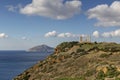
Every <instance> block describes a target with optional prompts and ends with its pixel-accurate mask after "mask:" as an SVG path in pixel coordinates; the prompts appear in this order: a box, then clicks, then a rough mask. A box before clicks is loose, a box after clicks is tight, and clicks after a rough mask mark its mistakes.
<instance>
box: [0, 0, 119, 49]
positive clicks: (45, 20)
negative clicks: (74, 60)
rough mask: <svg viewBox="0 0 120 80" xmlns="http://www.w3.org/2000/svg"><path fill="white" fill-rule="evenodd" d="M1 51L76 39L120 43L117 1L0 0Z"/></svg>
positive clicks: (51, 44) (53, 44)
mask: <svg viewBox="0 0 120 80" xmlns="http://www.w3.org/2000/svg"><path fill="white" fill-rule="evenodd" d="M0 10H1V11H0V50H27V49H29V48H31V47H33V46H37V45H41V44H46V45H48V46H52V47H55V46H57V45H58V44H60V43H61V42H64V41H79V37H80V36H83V37H84V36H86V35H90V36H91V40H92V41H93V42H94V41H98V42H102V41H105V42H117V43H120V0H0Z"/></svg>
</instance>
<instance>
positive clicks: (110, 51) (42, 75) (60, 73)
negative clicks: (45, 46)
mask: <svg viewBox="0 0 120 80" xmlns="http://www.w3.org/2000/svg"><path fill="white" fill-rule="evenodd" d="M14 80H120V44H116V43H78V42H64V43H61V44H60V45H58V46H57V47H56V48H55V52H54V53H53V54H52V55H50V56H48V57H47V58H46V59H45V60H43V61H40V62H38V63H37V64H36V65H34V66H32V67H31V68H29V69H27V70H26V71H24V72H23V73H22V74H20V75H18V76H16V77H15V78H14Z"/></svg>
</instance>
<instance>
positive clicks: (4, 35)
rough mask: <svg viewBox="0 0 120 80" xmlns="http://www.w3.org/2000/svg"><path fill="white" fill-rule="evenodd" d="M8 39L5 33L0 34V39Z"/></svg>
mask: <svg viewBox="0 0 120 80" xmlns="http://www.w3.org/2000/svg"><path fill="white" fill-rule="evenodd" d="M7 37H8V35H6V34H5V33H0V39H1V38H7Z"/></svg>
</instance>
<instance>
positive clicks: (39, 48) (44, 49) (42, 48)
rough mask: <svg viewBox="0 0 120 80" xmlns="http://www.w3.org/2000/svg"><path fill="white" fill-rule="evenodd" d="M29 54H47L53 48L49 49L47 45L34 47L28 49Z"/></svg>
mask: <svg viewBox="0 0 120 80" xmlns="http://www.w3.org/2000/svg"><path fill="white" fill-rule="evenodd" d="M28 51H29V52H42V53H47V52H53V51H54V48H52V47H49V46H47V45H40V46H35V47H33V48H30V49H29V50H28Z"/></svg>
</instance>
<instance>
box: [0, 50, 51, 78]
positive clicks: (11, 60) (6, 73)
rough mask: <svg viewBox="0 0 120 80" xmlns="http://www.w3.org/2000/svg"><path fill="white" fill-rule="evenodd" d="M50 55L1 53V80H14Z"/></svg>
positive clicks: (24, 52)
mask: <svg viewBox="0 0 120 80" xmlns="http://www.w3.org/2000/svg"><path fill="white" fill-rule="evenodd" d="M50 54H51V53H39V52H26V51H0V80H13V78H14V77H15V76H17V75H19V74H20V73H22V72H23V71H24V70H26V69H28V68H30V67H31V66H33V65H34V64H36V63H37V62H38V61H40V60H43V59H45V58H46V57H47V56H48V55H50Z"/></svg>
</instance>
